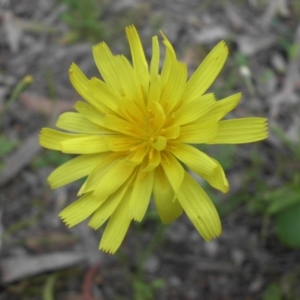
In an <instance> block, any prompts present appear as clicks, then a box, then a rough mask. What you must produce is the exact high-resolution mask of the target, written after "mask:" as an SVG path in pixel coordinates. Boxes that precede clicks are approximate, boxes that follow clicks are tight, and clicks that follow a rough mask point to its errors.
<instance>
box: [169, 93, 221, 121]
mask: <svg viewBox="0 0 300 300" xmlns="http://www.w3.org/2000/svg"><path fill="white" fill-rule="evenodd" d="M215 103H216V100H215V96H214V94H206V95H203V96H202V97H200V98H199V99H195V100H192V101H190V102H188V103H184V102H183V104H182V106H181V107H180V108H179V109H178V110H177V111H176V112H174V115H175V118H176V123H178V124H180V125H184V124H187V123H191V122H193V121H195V120H197V119H199V118H201V117H202V116H204V115H205V114H207V112H209V111H210V110H211V109H212V108H213V106H214V104H215Z"/></svg>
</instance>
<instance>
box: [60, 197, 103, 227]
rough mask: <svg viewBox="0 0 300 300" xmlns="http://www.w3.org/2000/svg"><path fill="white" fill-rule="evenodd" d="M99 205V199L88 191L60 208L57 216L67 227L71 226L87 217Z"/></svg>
mask: <svg viewBox="0 0 300 300" xmlns="http://www.w3.org/2000/svg"><path fill="white" fill-rule="evenodd" d="M100 205H101V201H99V199H98V198H97V197H95V196H93V195H92V193H88V194H85V195H84V196H82V197H81V198H80V199H78V200H77V201H75V202H73V203H72V204H71V205H69V206H67V207H66V208H65V209H64V210H62V211H61V212H60V214H59V217H60V218H61V219H62V221H63V222H64V223H65V224H67V225H68V226H69V227H73V226H75V225H77V224H79V223H80V222H82V221H84V220H85V219H86V218H88V217H89V216H90V215H91V214H92V213H93V212H94V211H95V210H96V209H97V208H98V207H99V206H100Z"/></svg>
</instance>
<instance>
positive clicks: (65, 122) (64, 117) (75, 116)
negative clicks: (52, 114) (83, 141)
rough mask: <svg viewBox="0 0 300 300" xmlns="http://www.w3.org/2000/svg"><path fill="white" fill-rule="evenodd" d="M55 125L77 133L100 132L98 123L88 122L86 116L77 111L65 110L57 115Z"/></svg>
mask: <svg viewBox="0 0 300 300" xmlns="http://www.w3.org/2000/svg"><path fill="white" fill-rule="evenodd" d="M55 125H56V127H58V128H60V129H65V130H68V131H73V132H79V133H90V134H100V133H101V130H100V127H99V126H98V125H96V124H95V123H92V122H90V121H89V120H88V119H87V118H86V117H84V116H83V115H81V114H79V113H74V112H66V113H63V114H61V115H60V116H59V118H58V121H57V123H56V124H55Z"/></svg>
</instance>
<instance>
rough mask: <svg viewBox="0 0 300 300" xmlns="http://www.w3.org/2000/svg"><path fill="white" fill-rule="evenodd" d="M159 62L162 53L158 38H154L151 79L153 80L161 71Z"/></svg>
mask: <svg viewBox="0 0 300 300" xmlns="http://www.w3.org/2000/svg"><path fill="white" fill-rule="evenodd" d="M159 60H160V52H159V43H158V38H157V36H153V37H152V57H151V63H150V79H151V80H152V79H153V78H154V77H155V76H157V75H158V69H159Z"/></svg>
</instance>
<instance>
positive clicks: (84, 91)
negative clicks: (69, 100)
mask: <svg viewBox="0 0 300 300" xmlns="http://www.w3.org/2000/svg"><path fill="white" fill-rule="evenodd" d="M69 76H70V80H71V83H72V85H73V86H74V88H75V90H76V91H77V92H78V94H79V95H80V96H81V97H82V98H84V99H85V100H86V101H88V102H89V103H90V104H91V105H92V106H93V107H95V108H96V109H98V110H99V111H100V112H103V113H105V112H106V109H105V106H103V105H102V103H101V102H100V101H99V100H98V99H97V97H95V96H94V95H93V94H92V92H91V90H90V88H89V80H88V79H87V78H86V76H85V75H84V74H83V73H82V72H81V70H80V69H79V68H78V66H77V65H76V64H75V63H72V65H71V67H70V70H69Z"/></svg>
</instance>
